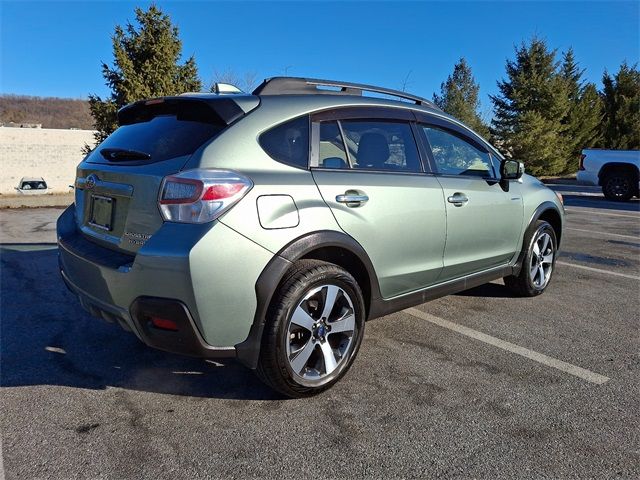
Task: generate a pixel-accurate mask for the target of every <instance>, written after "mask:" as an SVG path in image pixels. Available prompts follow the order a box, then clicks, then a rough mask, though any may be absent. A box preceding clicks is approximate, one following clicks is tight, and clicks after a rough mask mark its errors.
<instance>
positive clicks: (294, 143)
mask: <svg viewBox="0 0 640 480" xmlns="http://www.w3.org/2000/svg"><path fill="white" fill-rule="evenodd" d="M260 146H261V147H262V148H263V149H264V151H265V152H267V153H268V154H269V156H270V157H271V158H273V159H274V160H277V161H278V162H280V163H286V164H287V165H291V166H293V167H299V168H305V169H306V168H307V167H308V165H309V117H308V116H304V117H300V118H296V119H295V120H290V121H288V122H285V123H283V124H281V125H278V126H277V127H273V128H272V129H271V130H268V131H266V132H265V133H263V134H262V135H260Z"/></svg>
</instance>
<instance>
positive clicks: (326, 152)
mask: <svg viewBox="0 0 640 480" xmlns="http://www.w3.org/2000/svg"><path fill="white" fill-rule="evenodd" d="M318 151H319V153H318V166H319V167H322V168H349V159H348V158H347V153H346V151H345V148H344V142H343V141H342V135H341V134H340V128H338V122H335V121H333V122H322V123H321V124H320V148H319V149H318Z"/></svg>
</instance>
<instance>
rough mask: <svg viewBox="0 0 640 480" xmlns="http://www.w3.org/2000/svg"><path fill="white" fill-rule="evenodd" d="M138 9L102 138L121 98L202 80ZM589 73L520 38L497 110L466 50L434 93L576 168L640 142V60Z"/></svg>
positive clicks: (540, 159)
mask: <svg viewBox="0 0 640 480" xmlns="http://www.w3.org/2000/svg"><path fill="white" fill-rule="evenodd" d="M135 17H136V23H137V25H134V24H131V23H127V25H126V26H125V27H122V26H116V28H115V33H114V35H113V36H112V43H113V57H114V60H113V66H110V65H108V64H106V63H103V64H102V74H103V76H104V78H105V81H106V84H107V86H108V87H109V88H110V90H111V94H110V95H109V96H108V97H107V98H101V97H99V96H97V95H90V96H89V106H90V110H91V114H92V116H93V119H94V122H95V128H96V130H97V132H96V134H95V140H96V144H97V143H99V142H101V141H102V140H104V139H105V138H106V137H107V136H108V135H109V134H110V133H111V132H113V130H115V128H116V127H117V118H116V113H117V111H118V109H119V108H121V107H122V106H124V105H126V104H128V103H131V102H134V101H136V100H140V99H143V98H151V97H160V96H165V95H177V94H180V93H183V92H188V91H200V90H202V88H203V84H202V81H201V80H200V78H199V76H198V70H197V66H196V61H195V58H194V57H193V56H191V57H189V58H188V59H187V60H186V61H185V62H183V63H180V59H181V56H182V43H181V41H180V39H179V35H178V29H177V27H175V26H174V25H173V24H172V22H171V19H170V18H169V16H168V15H167V14H165V13H164V12H162V10H161V9H160V8H159V7H157V6H155V5H151V6H150V7H149V8H148V9H147V10H143V9H141V8H136V9H135ZM584 72H585V70H584V69H582V68H580V65H579V63H578V61H577V60H576V58H575V54H574V52H573V50H572V49H569V50H568V51H566V52H564V53H562V55H561V58H560V59H558V52H557V50H554V49H551V48H550V47H549V46H548V45H547V43H546V42H545V40H543V39H540V38H537V37H534V38H532V39H531V40H529V41H528V42H523V43H522V44H520V45H519V46H517V47H515V58H513V59H509V60H507V62H506V78H504V79H502V80H500V81H498V94H497V95H493V96H490V99H491V102H492V104H493V116H492V118H491V119H485V118H482V116H481V114H480V100H479V91H480V87H479V85H478V84H477V82H476V81H475V79H474V77H473V73H472V70H471V67H470V66H469V64H468V63H467V61H466V60H465V59H464V58H461V59H460V60H459V62H458V63H456V65H455V66H454V69H453V72H452V74H451V75H449V76H448V78H447V79H446V81H445V82H443V83H442V85H441V87H440V93H439V94H434V96H433V100H434V102H435V103H436V105H438V106H439V107H440V108H441V109H442V110H444V111H445V112H447V113H449V114H451V115H452V116H454V117H456V118H458V119H459V120H461V121H462V122H464V123H466V124H467V125H468V126H470V127H471V128H472V129H474V130H475V131H476V132H478V133H479V134H480V135H482V136H484V137H485V138H488V139H489V140H490V141H491V142H492V143H493V144H494V145H495V146H496V147H497V148H498V149H499V150H500V151H501V152H502V153H503V154H504V155H506V156H509V157H512V158H516V159H518V160H521V161H523V162H525V164H526V166H527V171H528V172H530V173H532V174H533V175H562V174H567V173H574V172H575V171H576V170H577V168H578V158H579V154H580V150H581V149H583V148H589V147H600V148H613V149H640V72H639V71H638V68H637V65H628V64H627V63H622V65H621V66H620V68H619V70H618V72H617V73H615V74H613V75H612V74H609V73H608V72H607V71H605V72H604V74H603V78H602V83H603V88H602V90H600V91H598V89H597V88H596V86H595V84H593V83H590V82H587V81H586V80H585V79H584ZM218 76H220V75H218ZM222 77H224V78H223V79H222V80H223V81H224V80H228V79H229V78H230V77H234V78H236V79H238V80H240V81H241V83H245V84H247V85H244V86H245V88H246V87H248V86H250V85H248V83H250V82H251V81H252V80H251V79H252V78H253V77H254V76H253V75H248V76H245V77H244V78H242V77H237V76H234V75H233V73H232V72H225V73H224V74H223V75H222ZM86 149H87V150H89V149H90V147H89V146H87V147H86Z"/></svg>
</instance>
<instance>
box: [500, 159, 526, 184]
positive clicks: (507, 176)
mask: <svg viewBox="0 0 640 480" xmlns="http://www.w3.org/2000/svg"><path fill="white" fill-rule="evenodd" d="M522 175H524V163H522V162H518V161H517V160H503V161H502V163H501V164H500V178H502V180H518V179H519V178H521V177H522Z"/></svg>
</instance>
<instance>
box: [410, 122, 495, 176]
mask: <svg viewBox="0 0 640 480" xmlns="http://www.w3.org/2000/svg"><path fill="white" fill-rule="evenodd" d="M423 127H427V128H437V129H439V130H443V131H445V132H446V133H448V134H450V135H452V136H454V137H457V138H459V139H460V140H462V141H464V142H467V143H468V144H470V145H471V146H473V147H474V148H476V149H477V150H479V151H481V152H483V153H486V154H487V155H488V156H489V162H490V166H491V176H484V177H480V176H476V175H470V174H451V173H443V172H440V171H439V170H438V167H437V165H436V162H435V159H434V156H433V150H432V148H431V143H430V142H429V139H428V138H427V134H426V133H425V132H424V128H423ZM418 130H420V132H421V134H422V139H423V141H424V143H425V146H426V148H427V149H428V152H429V159H430V161H431V162H432V165H433V174H434V175H438V176H443V177H465V178H466V177H469V178H481V179H484V180H499V177H498V175H497V174H496V171H495V166H494V164H493V161H492V158H493V154H492V152H491V151H490V150H489V149H487V148H486V147H485V146H484V145H480V144H479V143H478V142H476V141H475V140H473V139H470V138H469V137H468V136H466V135H464V134H463V133H462V132H460V131H459V129H457V128H456V129H452V128H450V127H449V125H448V124H447V123H445V122H431V121H425V120H424V119H421V120H420V121H418Z"/></svg>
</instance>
